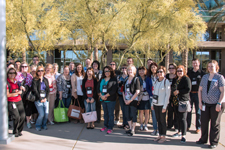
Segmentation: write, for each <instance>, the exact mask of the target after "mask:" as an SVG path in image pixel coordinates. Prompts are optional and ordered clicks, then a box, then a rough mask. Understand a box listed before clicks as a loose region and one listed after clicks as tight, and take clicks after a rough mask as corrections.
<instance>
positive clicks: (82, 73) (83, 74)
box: [75, 63, 85, 77]
mask: <svg viewBox="0 0 225 150" xmlns="http://www.w3.org/2000/svg"><path fill="white" fill-rule="evenodd" d="M79 65H81V68H82V70H81V75H82V76H85V72H84V67H83V65H82V64H81V63H78V64H77V66H79ZM77 66H76V69H75V74H76V75H77V76H78V77H79V74H78V71H77Z"/></svg>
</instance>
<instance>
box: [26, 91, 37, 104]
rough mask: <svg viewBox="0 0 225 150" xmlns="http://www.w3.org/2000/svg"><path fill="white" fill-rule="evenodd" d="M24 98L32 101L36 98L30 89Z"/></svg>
mask: <svg viewBox="0 0 225 150" xmlns="http://www.w3.org/2000/svg"><path fill="white" fill-rule="evenodd" d="M26 100H28V101H30V102H34V101H35V100H36V97H35V96H34V94H33V93H32V91H31V90H30V91H29V92H27V95H26Z"/></svg>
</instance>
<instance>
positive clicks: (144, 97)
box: [138, 66, 150, 131]
mask: <svg viewBox="0 0 225 150" xmlns="http://www.w3.org/2000/svg"><path fill="white" fill-rule="evenodd" d="M146 73H147V69H146V68H145V67H144V66H141V67H139V68H138V74H139V81H140V85H141V92H140V94H139V96H138V99H139V102H138V110H139V120H140V124H141V126H140V130H141V131H142V130H144V131H148V127H147V124H148V120H149V110H150V101H149V94H148V92H147V90H146ZM143 114H145V122H144V123H145V126H143Z"/></svg>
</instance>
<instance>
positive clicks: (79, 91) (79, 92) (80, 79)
mask: <svg viewBox="0 0 225 150" xmlns="http://www.w3.org/2000/svg"><path fill="white" fill-rule="evenodd" d="M76 78H77V95H80V96H83V92H82V89H81V85H82V81H83V79H84V77H83V76H80V77H78V76H76Z"/></svg>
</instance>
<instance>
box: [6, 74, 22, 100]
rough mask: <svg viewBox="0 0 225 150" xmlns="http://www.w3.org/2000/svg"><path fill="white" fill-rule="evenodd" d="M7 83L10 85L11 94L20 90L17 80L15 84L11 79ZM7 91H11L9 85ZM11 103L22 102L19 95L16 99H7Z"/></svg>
mask: <svg viewBox="0 0 225 150" xmlns="http://www.w3.org/2000/svg"><path fill="white" fill-rule="evenodd" d="M7 81H8V83H9V85H10V91H9V93H13V91H14V90H16V89H18V90H19V85H18V84H17V81H16V80H15V81H14V82H12V81H10V80H9V78H7ZM7 90H9V87H8V84H7ZM7 99H8V101H9V102H19V101H21V96H20V95H17V96H15V97H7Z"/></svg>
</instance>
